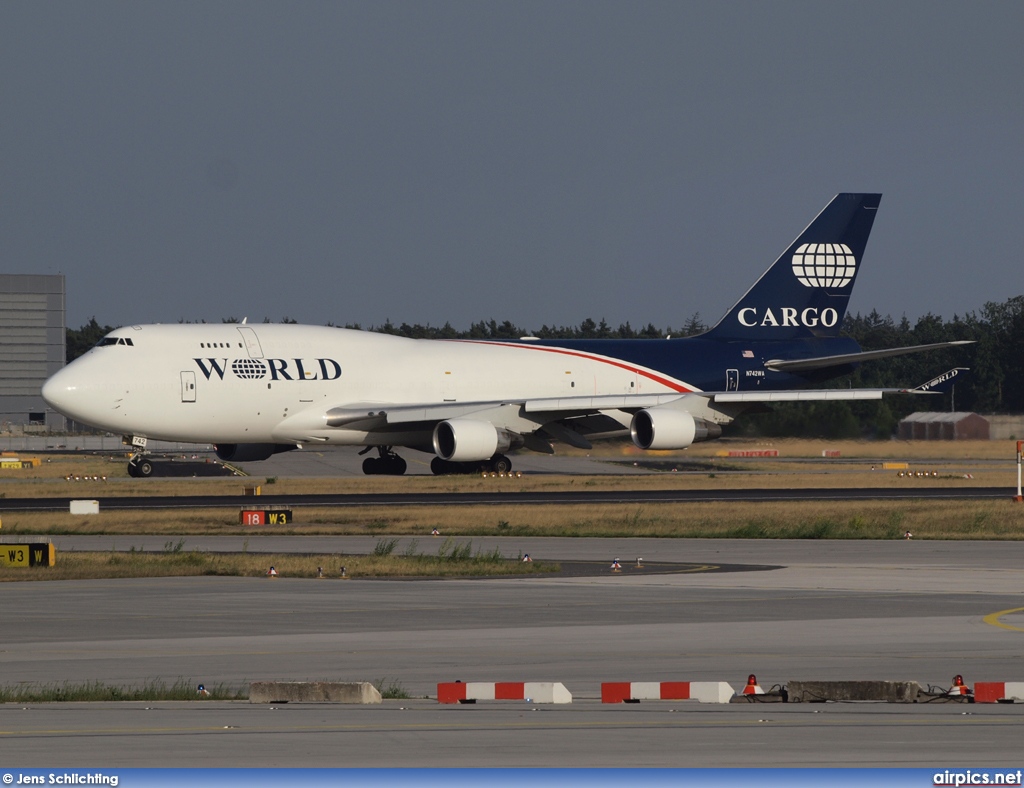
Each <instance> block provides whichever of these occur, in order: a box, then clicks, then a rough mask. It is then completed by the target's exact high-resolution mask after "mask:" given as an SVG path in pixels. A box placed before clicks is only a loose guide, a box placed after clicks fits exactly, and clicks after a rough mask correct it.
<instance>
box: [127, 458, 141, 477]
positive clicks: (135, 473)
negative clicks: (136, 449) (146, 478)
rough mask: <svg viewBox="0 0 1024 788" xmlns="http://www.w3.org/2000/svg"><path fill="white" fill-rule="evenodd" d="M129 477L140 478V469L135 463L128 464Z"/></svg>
mask: <svg viewBox="0 0 1024 788" xmlns="http://www.w3.org/2000/svg"><path fill="white" fill-rule="evenodd" d="M128 475H129V476H131V477H132V478H133V479H137V478H139V469H138V468H137V467H136V466H135V463H134V462H129V463H128Z"/></svg>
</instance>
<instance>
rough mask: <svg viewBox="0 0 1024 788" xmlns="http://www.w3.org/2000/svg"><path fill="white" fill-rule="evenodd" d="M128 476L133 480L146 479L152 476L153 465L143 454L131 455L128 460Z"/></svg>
mask: <svg viewBox="0 0 1024 788" xmlns="http://www.w3.org/2000/svg"><path fill="white" fill-rule="evenodd" d="M128 475H129V476H131V477H132V478H133V479H148V478H149V477H150V476H152V475H153V463H152V462H151V461H150V460H149V459H147V457H146V455H145V454H133V455H132V456H131V457H129V458H128Z"/></svg>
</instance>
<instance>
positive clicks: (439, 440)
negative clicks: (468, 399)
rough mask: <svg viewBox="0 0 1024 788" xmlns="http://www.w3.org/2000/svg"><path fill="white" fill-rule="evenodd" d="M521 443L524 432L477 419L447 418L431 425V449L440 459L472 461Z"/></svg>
mask: <svg viewBox="0 0 1024 788" xmlns="http://www.w3.org/2000/svg"><path fill="white" fill-rule="evenodd" d="M522 445H523V436H522V435H519V434H517V433H515V432H509V431H508V430H502V429H498V428H497V427H495V426H494V425H493V424H491V423H490V422H489V421H480V420H479V419H449V420H448V421H442V422H441V423H440V424H438V425H437V426H436V427H434V452H435V453H436V454H437V456H438V457H440V458H441V459H442V460H450V461H452V462H472V461H473V460H489V459H491V457H493V456H494V455H495V454H498V453H500V452H503V451H508V450H509V449H518V448H519V447H520V446H522Z"/></svg>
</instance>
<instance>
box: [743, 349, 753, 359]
mask: <svg viewBox="0 0 1024 788" xmlns="http://www.w3.org/2000/svg"><path fill="white" fill-rule="evenodd" d="M753 357H754V351H753V350H744V351H743V358H753Z"/></svg>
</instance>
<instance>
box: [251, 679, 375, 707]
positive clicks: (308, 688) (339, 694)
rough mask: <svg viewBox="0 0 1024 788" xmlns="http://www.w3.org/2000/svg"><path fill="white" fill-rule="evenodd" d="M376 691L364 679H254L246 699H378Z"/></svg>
mask: <svg viewBox="0 0 1024 788" xmlns="http://www.w3.org/2000/svg"><path fill="white" fill-rule="evenodd" d="M380 702H381V697H380V691H379V690H378V689H377V688H376V687H375V686H373V684H370V683H369V682H367V681H353V682H340V681H254V682H252V683H251V684H250V685H249V703H380Z"/></svg>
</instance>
